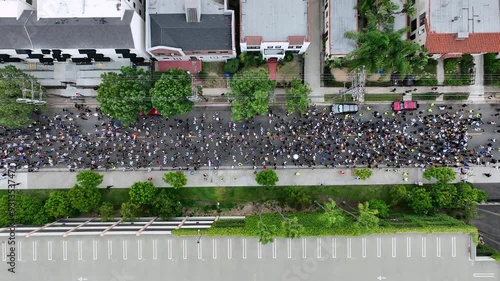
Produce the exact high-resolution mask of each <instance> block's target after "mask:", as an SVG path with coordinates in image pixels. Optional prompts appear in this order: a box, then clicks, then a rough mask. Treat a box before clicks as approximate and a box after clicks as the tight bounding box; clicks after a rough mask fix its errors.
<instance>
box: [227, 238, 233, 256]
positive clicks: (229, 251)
mask: <svg viewBox="0 0 500 281" xmlns="http://www.w3.org/2000/svg"><path fill="white" fill-rule="evenodd" d="M227 258H228V259H232V258H233V240H232V239H231V238H229V239H227Z"/></svg>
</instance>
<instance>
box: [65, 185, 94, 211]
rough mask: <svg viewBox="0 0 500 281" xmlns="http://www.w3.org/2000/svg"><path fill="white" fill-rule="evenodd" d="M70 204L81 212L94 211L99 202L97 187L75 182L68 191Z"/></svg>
mask: <svg viewBox="0 0 500 281" xmlns="http://www.w3.org/2000/svg"><path fill="white" fill-rule="evenodd" d="M68 199H69V202H70V203H71V206H73V208H75V209H76V210H78V211H80V212H82V213H88V212H90V211H94V210H95V209H97V206H99V203H100V202H101V192H99V189H97V187H91V186H81V185H79V184H76V185H75V186H73V187H72V188H71V189H70V190H69V191H68Z"/></svg>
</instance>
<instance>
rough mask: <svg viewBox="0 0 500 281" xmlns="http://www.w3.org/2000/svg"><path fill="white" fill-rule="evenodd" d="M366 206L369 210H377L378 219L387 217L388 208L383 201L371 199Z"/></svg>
mask: <svg viewBox="0 0 500 281" xmlns="http://www.w3.org/2000/svg"><path fill="white" fill-rule="evenodd" d="M368 204H369V206H370V208H371V209H375V210H377V212H378V213H377V216H378V217H380V218H387V217H389V206H387V203H385V201H383V200H380V199H371V200H370V201H368Z"/></svg>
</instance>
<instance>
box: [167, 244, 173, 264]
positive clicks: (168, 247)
mask: <svg viewBox="0 0 500 281" xmlns="http://www.w3.org/2000/svg"><path fill="white" fill-rule="evenodd" d="M167 257H168V259H169V260H171V259H172V240H167Z"/></svg>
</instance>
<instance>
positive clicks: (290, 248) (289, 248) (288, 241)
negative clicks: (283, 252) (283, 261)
mask: <svg viewBox="0 0 500 281" xmlns="http://www.w3.org/2000/svg"><path fill="white" fill-rule="evenodd" d="M286 244H287V253H288V258H289V259H291V258H292V239H291V238H288V239H287V240H286Z"/></svg>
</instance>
